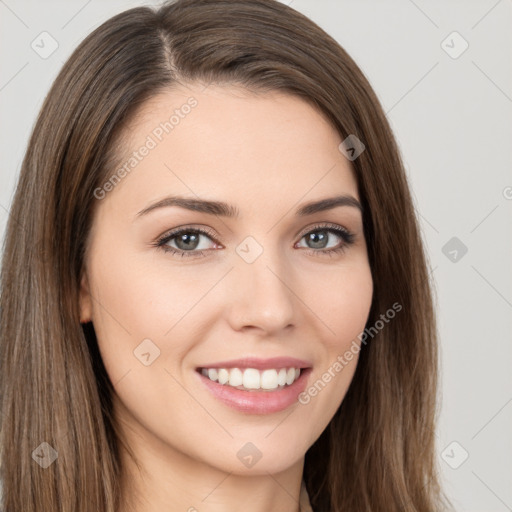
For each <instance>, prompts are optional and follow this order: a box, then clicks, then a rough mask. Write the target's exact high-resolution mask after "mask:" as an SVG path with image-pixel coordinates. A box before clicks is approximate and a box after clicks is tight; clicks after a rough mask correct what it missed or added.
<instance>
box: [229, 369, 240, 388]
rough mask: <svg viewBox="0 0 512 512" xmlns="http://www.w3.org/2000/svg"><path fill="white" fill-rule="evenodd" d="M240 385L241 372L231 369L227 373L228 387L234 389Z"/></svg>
mask: <svg viewBox="0 0 512 512" xmlns="http://www.w3.org/2000/svg"><path fill="white" fill-rule="evenodd" d="M242 383H243V375H242V372H241V371H240V370H239V369H238V368H233V369H232V370H231V371H230V372H229V385H230V386H233V387H236V386H241V385H242Z"/></svg>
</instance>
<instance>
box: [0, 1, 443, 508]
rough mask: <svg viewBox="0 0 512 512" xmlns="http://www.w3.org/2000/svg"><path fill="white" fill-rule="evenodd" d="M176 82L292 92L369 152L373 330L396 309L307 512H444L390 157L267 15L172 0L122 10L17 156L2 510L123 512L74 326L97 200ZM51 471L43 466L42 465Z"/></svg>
mask: <svg viewBox="0 0 512 512" xmlns="http://www.w3.org/2000/svg"><path fill="white" fill-rule="evenodd" d="M187 82H189V83H191V82H198V83H201V82H202V83H205V84H207V83H208V84H209V83H227V84H236V85H242V86H245V87H247V88H248V89H252V90H255V91H262V92H265V91H272V90H279V91H284V92H287V93H289V94H293V95H297V96H299V97H301V98H302V99H304V100H305V101H308V102H310V103H311V104H312V105H314V106H315V107H316V108H317V109H318V111H319V112H321V113H322V114H324V115H325V116H327V118H328V120H329V121H330V122H331V123H332V125H333V127H334V128H335V129H336V130H337V131H338V132H339V134H340V136H341V139H342V140H344V139H345V138H346V137H347V136H349V135H356V136H357V138H358V139H360V140H361V141H362V142H363V143H364V145H365V147H366V149H365V151H364V152H363V153H362V154H361V155H360V156H359V157H358V158H356V159H355V160H353V161H352V167H353V169H354V172H355V174H356V176H357V181H358V187H359V193H360V197H361V200H362V203H363V208H364V216H363V222H364V230H365V236H366V240H367V246H368V252H369V260H370V266H371V271H372V276H373V282H374V295H373V302H372V306H371V311H370V315H369V318H368V323H367V325H368V326H373V325H374V324H375V323H376V322H377V321H378V320H379V315H381V314H382V313H384V312H385V311H386V310H388V309H389V308H390V306H391V305H392V304H394V303H398V304H400V305H401V307H402V309H401V311H400V313H398V314H396V316H395V318H393V320H392V321H390V322H389V323H387V324H386V326H385V328H383V329H380V330H379V332H378V333H376V334H375V335H374V336H372V337H371V339H368V342H367V343H365V344H363V346H362V349H361V352H360V359H359V363H358V366H357V370H356V373H355V375H354V378H353V381H352V383H351V386H350V388H349V390H348V392H347V394H346V396H345V398H344V400H343V402H342V405H341V406H340V408H339V410H338V411H337V412H336V414H335V416H334V417H333V419H332V421H331V422H330V424H329V425H328V427H327V428H326V429H325V431H324V432H323V433H322V435H321V436H320V438H319V439H318V440H317V442H316V443H315V444H314V445H313V446H312V447H311V448H310V449H309V450H308V452H307V453H306V459H305V467H304V479H305V482H306V485H307V489H308V491H309V494H310V499H311V503H312V506H313V508H314V510H315V512H327V511H329V512H331V511H332V512H341V511H347V510H353V511H363V510H368V511H369V510H371V511H374V512H377V511H386V512H388V511H390V510H401V511H405V512H413V511H414V512H420V511H421V512H433V511H434V510H435V511H438V510H441V506H442V505H443V504H444V503H446V501H445V498H444V497H443V494H442V492H441V490H440V486H439V482H438V474H437V469H436V457H435V449H434V444H435V443H434V441H435V433H434V426H435V420H436V395H437V357H438V356H437V341H436V325H435V318H434V308H433V299H432V293H431V285H430V283H429V274H428V269H427V264H426V259H425V254H424V249H423V247H422V241H421V238H420V234H419V229H418V223H417V219H416V217H415V210H414V205H413V202H412V200H411V195H410V192H409V188H408V183H407V179H406V174H405V172H404V167H403V164H402V161H401V157H400V154H399V151H398V148H397V145H396V142H395V140H394V137H393V134H392V131H391V128H390V126H389V124H388V121H387V119H386V116H385V114H384V112H383V110H382V107H381V105H380V103H379V100H378V99H377V97H376V95H375V93H374V91H373V90H372V88H371V86H370V84H369V83H368V81H367V79H366V78H365V76H364V74H363V73H362V72H361V70H360V69H359V68H358V66H357V65H356V64H355V62H354V61H353V60H352V59H351V57H350V56H349V55H348V54H347V53H346V52H345V51H344V50H343V48H341V47H340V45H339V44H338V43H337V42H336V41H335V40H334V39H333V38H331V37H330V36H329V35H327V34H326V33H325V32H324V31H323V30H322V29H320V28H319V27H318V26H317V25H315V24H314V23H313V22H312V21H311V20H309V19H308V18H306V17H305V16H304V15H302V14H300V13H299V12H297V11H295V10H293V9H291V8H290V7H287V6H286V5H283V4H282V3H280V2H278V1H275V0H251V1H247V0H207V1H206V0H178V1H176V2H173V3H167V4H165V5H164V6H162V7H160V8H159V9H158V10H153V9H151V8H149V7H140V8H135V9H131V10H128V11H126V12H123V13H121V14H119V15H117V16H114V17H113V18H111V19H109V20H108V21H107V22H105V23H104V24H102V25H101V26H100V27H99V28H97V29H96V30H95V31H94V32H93V33H91V34H90V35H89V36H88V37H87V38H86V39H85V40H84V41H83V42H82V43H81V44H80V45H79V46H78V48H77V49H76V50H75V52H74V53H73V54H72V56H71V57H70V58H69V59H68V61H67V62H66V64H65V65H64V67H63V69H62V71H61V72H60V74H59V76H58V77H57V79H56V80H55V82H54V84H53V86H52V88H51V90H50V92H49V94H48V96H47V98H46V100H45V102H44V105H43V107H42V109H41V112H40V115H39V117H38V120H37V123H36V125H35V127H34V130H33V134H32V136H31V139H30V141H29V144H28V148H27V151H26V156H25V158H24V161H23V165H22V168H21V174H20V177H19V181H18V184H17V188H16V192H15V196H14V199H13V203H12V207H11V211H10V217H9V221H8V224H7V231H6V238H5V245H4V253H3V264H2V271H1V285H2V290H1V303H0V307H1V312H0V314H1V317H0V320H1V338H0V356H1V371H0V383H1V407H2V418H1V422H2V423H1V438H0V443H1V444H0V446H1V479H2V482H3V507H4V509H3V510H5V512H36V511H37V512H40V511H44V512H47V511H50V510H51V511H55V512H57V511H61V512H64V511H65V512H69V511H71V510H73V511H75V512H117V510H118V507H119V503H120V492H121V490H120V486H119V474H120V471H121V469H122V468H121V464H120V456H119V454H120V449H119V443H120V442H122V440H121V439H120V435H119V428H118V426H117V425H116V421H115V418H114V417H112V410H111V398H112V394H113V393H114V388H113V385H112V383H111V382H110V380H109V378H108V377H107V375H106V372H105V368H104V367H103V365H102V361H101V357H100V355H99V353H98V347H97V342H96V338H95V334H94V329H93V327H92V325H91V324H86V325H81V324H80V315H79V300H78V297H79V286H80V278H81V275H82V272H83V263H84V251H85V249H86V241H87V237H88V235H89V233H90V227H91V222H92V218H93V214H94V206H95V201H96V199H95V196H94V191H95V189H96V188H97V187H99V186H101V184H102V183H104V182H105V181H106V178H108V176H110V175H111V174H112V170H113V169H112V161H113V156H114V154H115V149H116V144H117V142H118V141H119V140H120V137H121V136H122V134H123V128H124V127H125V126H126V124H127V122H128V120H129V119H130V116H132V115H133V114H134V112H135V111H136V109H137V108H138V107H140V105H142V104H143V103H144V102H145V101H146V100H147V99H148V98H150V97H152V96H154V95H155V94H156V93H158V92H161V91H163V90H165V89H168V88H169V87H171V86H172V85H173V84H176V83H187ZM41 443H48V445H45V444H41ZM51 449H54V450H55V453H54V452H52V451H51ZM55 456H57V460H56V461H55V463H53V464H50V465H49V466H48V467H46V468H43V467H42V465H41V464H37V463H36V459H37V457H42V458H45V459H46V460H49V461H50V460H52V457H53V458H54V457H55Z"/></svg>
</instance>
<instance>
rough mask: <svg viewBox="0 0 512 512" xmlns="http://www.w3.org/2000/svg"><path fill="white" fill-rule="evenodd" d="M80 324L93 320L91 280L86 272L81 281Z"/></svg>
mask: <svg viewBox="0 0 512 512" xmlns="http://www.w3.org/2000/svg"><path fill="white" fill-rule="evenodd" d="M79 302H80V323H81V324H86V323H87V322H90V321H91V320H92V302H91V294H90V292H89V280H88V278H87V274H86V273H85V272H84V273H83V274H82V278H81V281H80V298H79Z"/></svg>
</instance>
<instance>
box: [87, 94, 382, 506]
mask: <svg viewBox="0 0 512 512" xmlns="http://www.w3.org/2000/svg"><path fill="white" fill-rule="evenodd" d="M191 96H193V97H194V98H195V99H196V100H197V102H198V103H197V106H196V107H195V108H193V109H191V112H190V113H189V114H188V115H187V116H185V117H184V118H183V119H180V122H179V124H178V125H177V126H175V127H174V129H173V130H172V131H171V132H170V133H168V134H165V135H164V137H163V138H162V141H161V142H159V143H158V145H157V147H155V148H154V149H152V150H151V151H150V152H149V154H148V155H147V156H146V157H144V158H143V159H142V161H140V162H139V163H138V164H137V166H136V167H135V168H134V169H133V170H132V171H131V172H130V174H128V175H127V176H126V177H125V178H123V179H122V180H121V182H120V183H119V184H118V185H117V186H116V187H115V188H114V189H113V190H111V191H110V192H108V193H107V194H106V196H105V197H104V198H103V199H101V200H100V201H99V203H98V209H97V210H96V212H95V217H94V220H93V227H92V230H91V233H90V237H89V245H88V251H87V254H86V260H85V266H84V272H83V278H82V282H81V295H80V308H81V321H82V322H87V321H92V322H93V325H94V328H95V331H96V335H97V339H98V344H99V348H100V352H101V355H102V358H103V361H104V364H105V367H106V370H107V372H108V374H109V376H110V379H111V381H112V383H113V384H114V387H115V390H116V394H115V396H114V414H115V415H116V417H117V418H118V419H119V421H120V424H121V428H122V432H123V436H124V437H125V438H126V442H127V443H128V444H129V446H130V447H131V449H132V450H133V451H134V453H135V455H136V457H137V459H138V461H139V464H140V466H141V472H139V471H138V470H137V469H136V467H135V465H134V464H133V462H132V461H131V459H130V458H129V457H128V456H127V454H126V452H125V451H124V450H123V452H122V454H123V463H124V467H125V471H124V474H123V476H122V485H123V499H124V501H123V508H122V510H123V511H128V510H134V511H136V512H153V511H155V512H156V511H161V510H172V511H189V512H192V511H195V510H197V511H200V512H205V511H208V512H220V511H225V510H242V509H243V510H244V511H246V512H263V511H265V512H268V511H280V512H297V511H298V510H299V505H298V501H299V490H300V484H301V480H302V472H303V467H304V455H305V453H306V451H307V450H308V448H309V447H310V446H311V445H312V444H313V443H314V442H315V440H316V439H317V438H318V437H319V436H320V434H321V433H322V431H323V430H324V429H325V427H326V426H327V425H328V423H329V421H330V420H331V418H332V417H333V415H334V414H335V412H336V410H337V409H338V407H339V405H340V403H341V402H342V400H343V397H344V396H345V393H346V391H347V388H348V386H349V384H350V381H351V380H352V377H353V374H354V371H355V367H356V364H357V354H356V355H355V356H354V358H353V359H352V361H350V362H349V363H348V364H347V365H346V366H344V368H343V370H342V371H340V372H337V373H335V375H336V376H335V377H334V378H332V379H331V380H330V382H329V383H328V384H327V385H326V386H325V389H323V390H322V391H320V392H319V393H318V395H317V396H315V397H314V398H311V400H310V402H309V403H308V404H307V405H302V404H299V403H295V404H293V405H292V406H291V407H290V408H288V409H286V410H284V411H281V412H278V413H272V414H266V415H265V414H262V415H259V414H256V415H255V414H247V413H242V412H239V411H237V410H235V409H232V408H230V407H228V406H227V405H225V404H223V403H221V402H219V401H218V400H217V399H216V398H215V397H214V396H213V395H212V394H211V393H210V392H209V391H208V389H206V387H205V386H204V384H203V383H202V382H201V380H200V378H198V375H197V373H196V368H197V367H198V366H200V365H203V364H204V363H207V362H212V363H213V362H215V361H220V360H229V359H236V358H240V357H246V356H253V357H260V358H268V357H276V356H291V357H297V358H301V359H306V360H308V361H310V362H311V363H312V367H313V370H312V373H311V375H310V376H309V381H308V387H309V386H310V385H311V384H312V383H314V382H315V381H317V380H318V379H320V378H321V376H322V374H323V373H324V372H325V371H327V370H328V369H329V368H330V367H331V368H332V366H333V363H334V362H335V361H336V360H337V357H338V356H339V355H342V354H343V353H344V352H345V351H346V350H348V349H349V347H350V346H351V344H352V343H353V341H354V340H357V335H358V334H359V333H361V332H362V331H363V329H364V327H365V323H366V320H367V318H368V313H369V310H370V304H371V299H372V292H373V284H372V278H371V272H370V267H369V263H368V257H367V247H366V242H365V238H364V233H363V225H362V215H361V212H360V211H359V210H358V209H357V208H355V207H352V206H341V207H336V208H334V209H331V210H328V211H324V212H320V213H315V214H313V215H310V216H307V217H298V216H296V215H295V210H296V209H297V207H299V206H300V205H303V204H305V203H307V202H310V201H313V200H319V199H323V198H327V197H332V196H333V195H341V194H346V195H351V196H353V197H354V198H356V199H359V195H358V189H357V183H356V179H355V176H354V173H353V170H352V168H351V166H350V165H351V164H350V162H349V161H348V160H347V159H346V158H345V156H343V154H342V153H341V152H340V151H339V149H338V145H339V144H340V142H341V141H342V139H341V138H340V136H339V134H338V133H337V132H336V131H335V130H334V129H333V128H332V127H331V125H330V124H329V123H328V122H327V121H326V120H325V118H324V117H323V116H322V115H321V114H320V113H319V112H318V111H317V110H315V109H314V108H313V107H312V106H310V105H309V104H307V103H306V102H304V101H303V100H301V99H299V98H296V97H293V96H291V95H287V94H283V93H280V92H272V93H267V92H266V93H261V94H259V95H256V94H253V93H250V92H248V91H246V90H244V89H241V88H239V87H235V86H232V85H230V86H213V85H210V86H209V87H208V88H206V89H204V87H203V86H199V85H190V84H189V85H187V86H183V85H182V86H180V87H179V88H173V89H172V90H168V91H165V92H162V93H160V94H158V95H157V96H155V97H153V98H152V99H151V100H149V101H148V102H147V103H146V104H144V105H143V106H142V109H141V110H140V111H139V113H138V115H137V116H136V117H135V118H134V120H133V121H132V122H131V124H130V126H129V127H128V129H127V130H126V133H125V137H124V139H123V145H122V147H121V150H122V155H121V158H120V162H124V161H126V160H127V159H128V158H129V157H130V155H131V153H132V152H133V151H134V150H136V149H138V148H140V146H142V145H143V144H144V142H145V141H146V140H147V137H148V135H149V134H151V133H152V132H153V130H154V129H155V127H157V126H158V125H159V123H161V122H162V121H164V120H166V119H168V118H169V114H168V113H169V112H171V113H172V111H173V110H175V109H176V108H180V106H181V105H183V104H184V103H186V102H187V99H188V98H190V97H191ZM169 195H182V196H186V197H192V198H201V199H210V200H220V201H224V202H227V203H229V204H232V205H234V206H236V207H237V208H238V209H239V210H240V217H239V218H223V217H220V216H215V215H209V214H206V213H202V212H192V211H189V210H186V209H183V208H180V207H177V206H172V207H165V208H159V209H155V210H153V211H152V212H151V213H148V214H147V215H142V216H139V217H138V216H137V213H138V212H139V211H141V210H142V209H144V208H146V207H147V206H148V205H150V204H152V203H154V202H156V201H157V200H160V199H162V198H164V197H166V196H169ZM318 223H332V224H336V225H337V226H340V227H344V228H346V229H347V230H349V231H350V232H351V233H353V234H354V240H353V243H352V244H351V245H347V246H346V247H345V250H344V251H343V252H341V253H338V254H332V255H331V256H328V255H326V254H323V255H322V254H321V252H322V251H325V250H326V249H329V248H333V247H337V246H340V245H343V244H344V243H345V242H344V241H343V239H342V238H340V237H339V235H336V234H335V233H330V234H328V235H327V236H328V237H329V239H328V242H326V243H325V245H324V247H325V248H318V247H322V246H321V245H315V244H314V243H312V241H311V240H309V241H308V238H309V237H306V236H305V235H306V234H308V233H310V232H311V229H309V228H310V227H311V228H315V224H318ZM181 226H192V227H196V228H207V229H210V230H212V231H213V233H214V234H215V238H209V237H208V236H205V235H200V236H201V238H200V246H199V247H198V248H197V249H192V250H195V251H198V250H204V251H205V252H206V256H205V257H193V256H192V257H188V258H187V257H181V256H175V255H172V254H170V253H166V252H164V250H163V249H162V248H158V247H155V246H154V243H155V241H156V240H157V239H158V238H159V237H160V236H161V235H164V234H165V233H167V232H168V231H170V230H171V229H173V228H176V227H181ZM321 231H322V230H321V228H320V229H314V230H313V232H314V233H317V234H318V233H320V232H321ZM248 236H251V237H253V238H254V239H255V240H256V241H257V242H258V244H259V245H260V246H261V248H262V249H263V253H262V254H261V255H260V256H259V257H258V258H257V259H256V260H255V261H254V262H253V263H251V264H249V263H247V262H246V261H245V260H244V259H242V258H241V257H240V256H239V255H238V253H237V252H236V250H235V249H236V248H237V246H238V245H239V244H240V243H241V242H242V241H243V240H244V239H245V238H246V237H248ZM177 243H178V242H177V239H176V238H175V239H174V241H173V242H168V245H171V246H172V247H174V248H175V249H178V248H182V250H183V247H184V246H183V245H177ZM146 338H149V339H151V340H152V342H153V343H154V344H155V345H156V346H157V347H158V349H159V350H160V355H159V357H157V358H156V359H155V360H154V361H153V362H152V364H150V365H148V366H145V365H144V364H142V363H141V362H140V361H139V360H138V359H137V358H136V357H135V356H134V350H135V349H136V347H137V346H138V345H139V344H140V343H141V342H142V340H144V339H146ZM247 442H251V443H253V444H254V445H255V446H256V447H257V448H258V450H259V451H260V452H261V454H262V458H261V459H260V460H259V461H258V462H257V463H256V464H255V465H254V466H252V467H251V468H247V467H246V466H245V465H244V464H242V463H241V461H240V460H239V458H238V457H237V452H238V451H239V450H240V448H241V447H242V446H244V445H245V444H246V443H247Z"/></svg>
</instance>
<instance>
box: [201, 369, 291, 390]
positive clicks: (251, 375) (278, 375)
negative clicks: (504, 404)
mask: <svg viewBox="0 0 512 512" xmlns="http://www.w3.org/2000/svg"><path fill="white" fill-rule="evenodd" d="M201 373H202V375H204V376H205V377H208V378H209V379H210V380H213V381H214V382H218V383H219V384H223V385H227V386H232V387H235V388H238V389H246V390H250V389H265V390H273V389H278V388H280V389H281V388H283V387H284V386H289V385H291V384H293V383H294V382H295V381H296V380H297V379H298V378H299V376H300V368H279V369H268V370H262V371H260V370H257V369H255V368H245V369H244V370H243V371H242V370H241V369H240V368H202V369H201Z"/></svg>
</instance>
